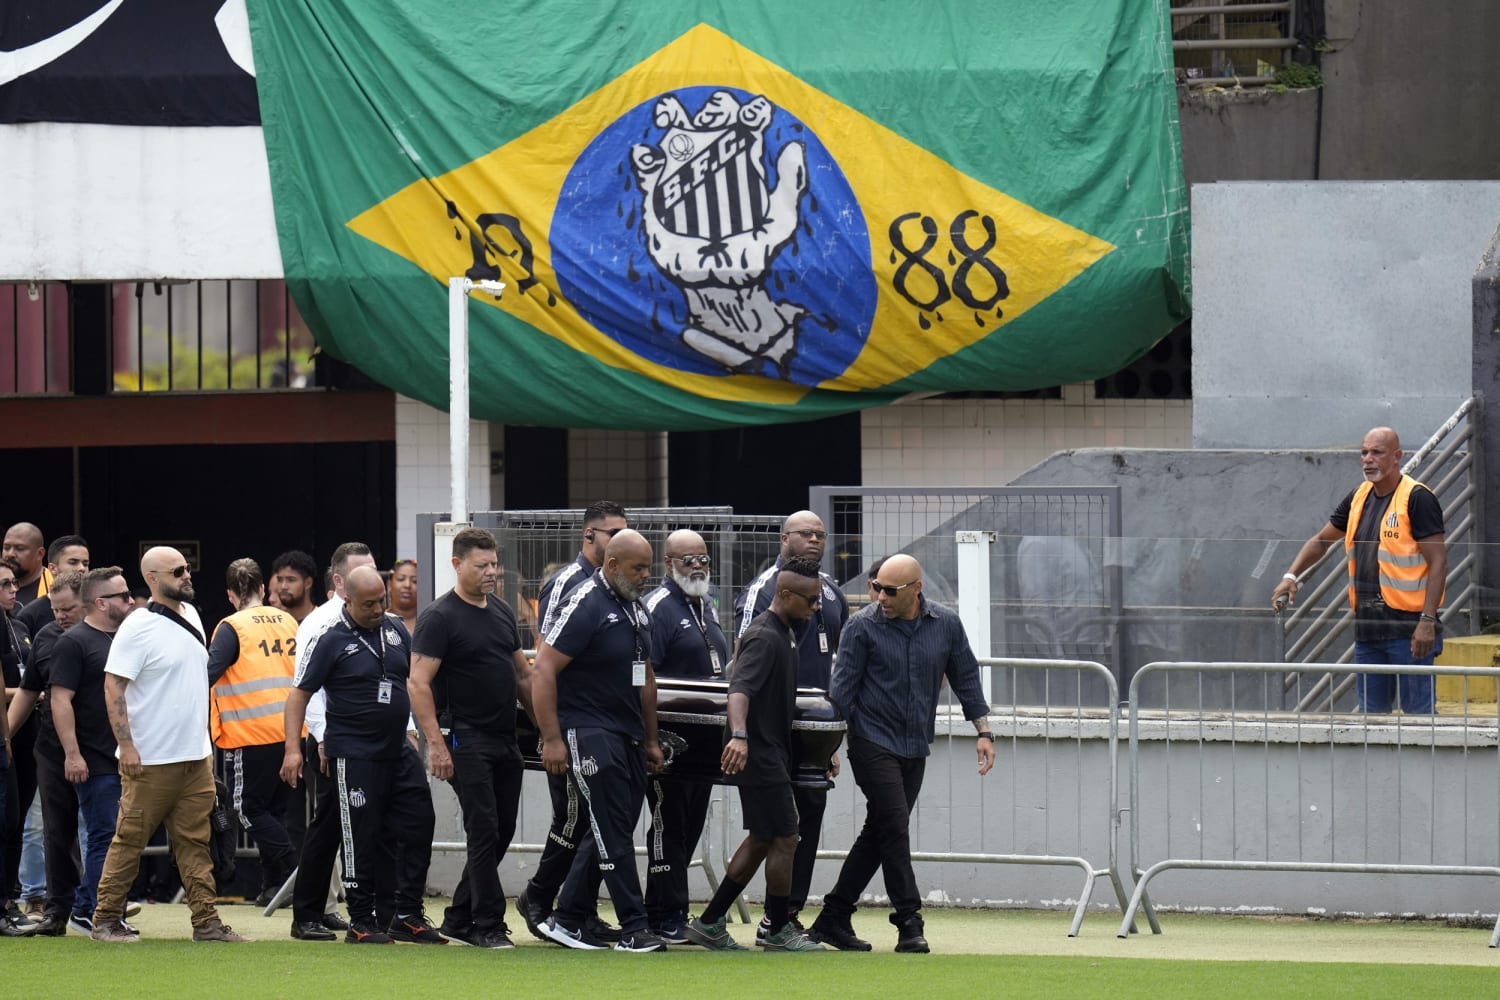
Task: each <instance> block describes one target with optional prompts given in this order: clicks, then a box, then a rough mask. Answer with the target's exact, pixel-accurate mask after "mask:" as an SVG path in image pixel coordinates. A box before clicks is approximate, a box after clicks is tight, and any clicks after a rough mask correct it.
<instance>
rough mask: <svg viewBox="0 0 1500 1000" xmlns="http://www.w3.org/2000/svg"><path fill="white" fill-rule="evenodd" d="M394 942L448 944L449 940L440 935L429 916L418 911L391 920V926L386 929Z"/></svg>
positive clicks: (398, 915)
mask: <svg viewBox="0 0 1500 1000" xmlns="http://www.w3.org/2000/svg"><path fill="white" fill-rule="evenodd" d="M385 932H386V933H387V934H389V935H390V938H391V940H392V941H402V942H404V943H406V944H447V943H448V939H447V938H445V937H443V936H442V935H441V934H439V933H438V929H437V928H436V927H434V926H432V921H430V920H428V919H427V914H425V913H423V912H422V911H420V910H418V911H417V912H416V913H414V914H411V915H409V916H405V917H403V916H401V915H400V914H397V915H396V916H394V917H392V918H391V925H390V926H389V927H387V928H386V929H385Z"/></svg>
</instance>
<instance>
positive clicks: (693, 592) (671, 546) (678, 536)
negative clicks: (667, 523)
mask: <svg viewBox="0 0 1500 1000" xmlns="http://www.w3.org/2000/svg"><path fill="white" fill-rule="evenodd" d="M662 551H663V556H664V558H665V559H666V563H667V577H668V578H669V579H670V580H672V581H673V582H674V583H676V584H677V586H679V587H681V588H682V592H683V593H684V594H686V595H687V596H688V597H690V598H694V599H698V600H701V599H702V598H704V597H707V596H708V591H709V588H710V587H711V586H712V584H711V582H710V580H709V578H708V577H709V572H708V570H709V566H710V565H711V563H710V562H709V558H708V545H707V544H705V543H704V541H703V536H702V535H700V534H698V533H697V532H696V531H693V530H691V529H688V528H682V529H680V530H678V531H674V532H672V533H671V534H670V535H668V536H667V544H666V546H665V548H664V549H663V550H662ZM684 559H686V560H687V562H684V561H683V560H684Z"/></svg>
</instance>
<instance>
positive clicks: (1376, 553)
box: [1328, 484, 1443, 642]
mask: <svg viewBox="0 0 1500 1000" xmlns="http://www.w3.org/2000/svg"><path fill="white" fill-rule="evenodd" d="M1355 492H1356V490H1350V491H1349V495H1348V496H1346V497H1344V499H1343V500H1342V501H1340V502H1339V505H1338V506H1337V507H1335V508H1334V509H1333V513H1332V514H1331V515H1330V516H1329V518H1328V523H1329V524H1331V525H1333V526H1334V527H1335V528H1337V529H1338V530H1339V531H1343V532H1347V531H1348V528H1349V511H1350V509H1351V508H1352V507H1353V505H1354V494H1355ZM1395 495H1396V491H1395V490H1392V491H1391V492H1390V493H1387V494H1386V495H1385V496H1379V495H1378V494H1376V492H1375V491H1374V490H1371V491H1370V493H1369V495H1368V496H1366V497H1365V505H1364V508H1363V509H1362V510H1361V511H1360V513H1359V524H1358V525H1357V526H1356V527H1355V529H1354V593H1355V611H1356V618H1355V623H1354V637H1355V639H1357V640H1359V641H1360V642H1379V641H1382V640H1385V639H1404V638H1407V637H1408V636H1410V635H1411V633H1412V629H1414V628H1415V627H1416V624H1417V618H1418V616H1419V615H1420V614H1421V612H1419V611H1399V610H1397V609H1395V608H1391V607H1387V606H1386V605H1385V603H1384V602H1383V601H1378V600H1375V598H1378V597H1380V521H1381V519H1382V518H1384V517H1385V515H1386V512H1387V511H1388V510H1389V509H1390V506H1391V498H1392V497H1394V496H1395ZM1406 515H1407V518H1408V519H1409V520H1410V522H1411V536H1412V538H1415V539H1419V540H1420V539H1423V538H1428V537H1430V536H1432V535H1440V534H1442V533H1443V507H1442V504H1440V503H1438V499H1437V497H1435V496H1433V495H1432V491H1431V490H1429V489H1428V488H1427V487H1425V486H1422V485H1420V484H1419V485H1417V486H1415V487H1413V488H1412V491H1411V496H1410V498H1409V499H1408V501H1407V505H1406ZM1439 585H1441V583H1439Z"/></svg>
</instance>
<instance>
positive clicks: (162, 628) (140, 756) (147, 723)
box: [93, 546, 248, 943]
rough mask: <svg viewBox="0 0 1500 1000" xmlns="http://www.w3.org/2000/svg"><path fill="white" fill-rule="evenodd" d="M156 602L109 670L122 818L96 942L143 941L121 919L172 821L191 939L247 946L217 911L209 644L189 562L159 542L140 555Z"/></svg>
mask: <svg viewBox="0 0 1500 1000" xmlns="http://www.w3.org/2000/svg"><path fill="white" fill-rule="evenodd" d="M141 575H142V576H144V577H145V578H146V586H147V587H149V588H150V589H151V603H150V605H148V606H147V608H146V609H145V610H142V611H136V612H134V613H132V614H131V615H129V616H128V617H127V618H126V619H125V621H124V622H123V623H122V624H121V625H120V628H119V631H117V632H116V633H115V642H114V644H112V645H111V646H110V649H109V660H108V661H107V662H106V664H105V666H104V701H105V708H106V710H107V711H108V712H109V723H110V727H111V728H112V729H113V730H114V734H115V742H116V743H118V744H119V750H118V756H119V760H120V820H119V822H118V823H117V824H116V826H115V836H114V839H113V840H112V841H110V844H109V854H108V855H107V856H106V857H105V859H104V874H103V875H101V876H100V878H99V894H98V903H97V904H96V909H95V910H94V933H93V938H94V940H95V941H110V942H118V943H128V942H133V941H135V940H137V938H136V936H135V935H133V934H131V933H130V930H129V928H127V927H125V926H124V925H123V923H122V918H123V916H124V911H125V894H126V892H127V891H128V890H129V888H130V884H131V883H132V882H134V881H135V876H136V872H137V870H138V869H139V868H140V864H141V851H142V849H144V848H145V846H146V842H147V841H148V840H149V839H150V837H151V833H152V831H154V830H155V829H156V827H157V825H158V824H165V825H166V828H167V837H168V838H169V839H170V840H171V843H172V854H173V857H175V858H176V860H177V870H178V873H179V874H180V875H181V876H182V886H183V889H184V890H185V891H186V893H187V902H188V909H189V910H191V911H192V920H193V940H194V941H245V940H248V939H247V938H244V937H241V936H240V935H239V934H236V933H235V932H234V931H233V930H232V929H231V928H230V927H229V926H228V925H227V924H225V923H224V922H223V921H222V920H220V919H219V911H218V910H217V909H216V908H215V907H214V897H215V895H216V891H215V887H214V875H213V860H212V859H211V858H210V856H209V852H208V840H209V835H210V823H209V815H210V814H211V813H212V812H213V807H214V774H213V746H212V744H211V743H210V742H209V737H208V646H207V644H206V641H205V638H204V633H203V622H202V621H201V620H200V619H199V617H198V611H197V609H196V608H194V607H193V606H192V605H191V604H189V603H187V602H188V601H189V600H191V599H192V597H193V578H192V574H191V573H190V572H189V571H188V564H187V560H186V559H184V558H183V556H182V553H181V552H178V551H177V550H176V549H173V548H168V547H166V546H158V547H156V548H153V549H149V550H147V552H146V554H145V555H144V556H142V557H141Z"/></svg>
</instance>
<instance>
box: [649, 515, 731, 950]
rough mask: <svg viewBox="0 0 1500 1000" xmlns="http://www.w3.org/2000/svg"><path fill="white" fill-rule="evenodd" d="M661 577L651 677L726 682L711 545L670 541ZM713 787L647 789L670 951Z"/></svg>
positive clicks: (668, 780)
mask: <svg viewBox="0 0 1500 1000" xmlns="http://www.w3.org/2000/svg"><path fill="white" fill-rule="evenodd" d="M663 551H664V552H665V559H666V569H667V572H666V575H665V576H664V577H663V579H662V583H661V586H659V587H657V588H656V589H655V590H653V591H651V593H649V594H647V595H646V597H645V601H644V603H645V605H646V610H647V611H649V612H650V613H651V648H652V650H653V652H654V654H655V656H656V657H657V659H656V660H655V663H654V666H655V667H656V676H657V677H660V678H668V679H681V680H714V681H721V680H724V679H725V667H726V666H727V665H728V663H729V641H728V640H727V639H726V638H725V637H724V630H723V629H721V628H720V627H719V620H718V616H717V614H716V613H715V611H716V609H715V608H714V602H713V601H712V600H710V599H709V596H708V594H709V590H710V589H711V588H712V586H713V584H712V581H710V579H709V566H710V565H711V561H710V559H709V556H708V546H707V545H705V544H704V542H703V536H701V535H699V534H698V533H697V532H696V531H689V530H688V529H686V528H684V529H682V530H680V531H674V532H672V533H671V534H670V535H668V536H667V544H666V547H665V549H664V550H663ZM712 793H713V785H712V784H710V783H708V782H703V781H686V780H683V779H681V778H675V777H668V776H664V775H660V774H655V775H652V776H651V778H650V780H649V781H648V782H647V783H646V799H647V801H648V802H649V803H650V806H651V828H650V831H649V832H648V834H647V837H646V850H647V852H648V853H649V855H650V858H651V860H650V864H649V865H648V866H647V868H646V916H647V918H648V919H649V920H650V922H651V929H652V930H653V931H655V932H656V935H657V936H658V937H660V938H661V939H662V940H663V941H666V942H667V943H668V944H684V943H686V942H687V908H688V864H689V862H691V861H692V858H693V847H694V845H696V844H697V843H698V839H699V838H700V837H702V836H703V824H704V821H705V820H706V819H707V817H708V801H709V798H710V797H711V795H712Z"/></svg>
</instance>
